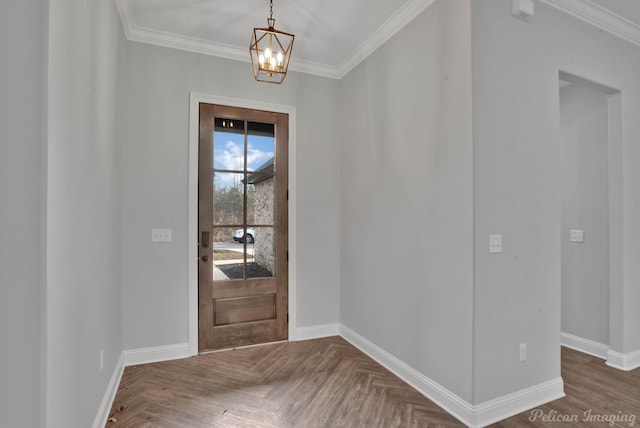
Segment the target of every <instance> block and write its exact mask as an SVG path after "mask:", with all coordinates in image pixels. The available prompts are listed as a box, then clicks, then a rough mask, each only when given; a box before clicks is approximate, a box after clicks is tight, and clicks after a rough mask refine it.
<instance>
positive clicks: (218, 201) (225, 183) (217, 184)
mask: <svg viewBox="0 0 640 428" xmlns="http://www.w3.org/2000/svg"><path fill="white" fill-rule="evenodd" d="M243 223H244V174H236V173H230V172H214V173H213V224H214V225H229V226H231V225H242V224H243Z"/></svg>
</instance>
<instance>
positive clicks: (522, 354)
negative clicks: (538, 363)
mask: <svg viewBox="0 0 640 428" xmlns="http://www.w3.org/2000/svg"><path fill="white" fill-rule="evenodd" d="M518 361H520V362H522V361H527V344H526V343H521V344H520V355H519V356H518Z"/></svg>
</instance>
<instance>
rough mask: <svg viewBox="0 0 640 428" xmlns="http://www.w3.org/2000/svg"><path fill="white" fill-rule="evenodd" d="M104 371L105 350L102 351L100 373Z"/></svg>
mask: <svg viewBox="0 0 640 428" xmlns="http://www.w3.org/2000/svg"><path fill="white" fill-rule="evenodd" d="M102 369H104V349H101V350H100V372H101V373H102Z"/></svg>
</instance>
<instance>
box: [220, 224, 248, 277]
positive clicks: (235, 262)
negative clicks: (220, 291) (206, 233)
mask: <svg viewBox="0 0 640 428" xmlns="http://www.w3.org/2000/svg"><path fill="white" fill-rule="evenodd" d="M235 232H236V230H235V229H233V228H217V229H213V240H212V241H213V280H214V281H226V280H229V279H242V269H243V265H244V247H243V245H242V243H239V242H237V241H235V240H234V235H235ZM234 266H239V270H240V276H239V277H233V275H231V276H230V275H229V274H228V273H229V272H230V271H233V270H234ZM235 270H238V269H237V268H236V269H235Z"/></svg>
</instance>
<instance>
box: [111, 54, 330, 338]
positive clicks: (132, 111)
mask: <svg viewBox="0 0 640 428" xmlns="http://www.w3.org/2000/svg"><path fill="white" fill-rule="evenodd" d="M125 55H126V70H125V73H124V75H123V78H122V80H121V84H122V88H121V90H122V93H123V98H122V102H121V103H120V104H119V105H120V109H121V110H120V111H121V113H122V122H121V125H122V126H121V133H120V135H121V140H122V167H123V169H122V180H123V183H122V184H123V198H122V218H123V225H122V226H123V229H122V249H123V250H122V266H123V274H122V278H123V296H122V297H123V309H124V312H123V320H124V321H123V322H124V325H123V327H124V348H125V349H138V348H147V347H154V346H163V345H171V344H177V343H186V342H188V340H189V336H188V301H187V298H188V283H187V279H188V271H187V239H188V236H187V226H188V223H187V221H188V219H187V197H188V193H187V191H188V156H187V155H188V136H189V121H188V120H189V93H190V92H191V91H194V92H199V93H204V94H208V95H216V96H225V97H233V98H240V99H248V100H254V101H262V102H269V103H274V104H281V105H290V106H295V107H296V108H297V112H296V113H297V146H296V153H297V155H296V156H297V157H296V159H295V162H296V168H297V182H296V186H297V205H296V206H295V207H290V210H296V212H297V231H296V232H297V254H296V255H295V257H292V258H295V260H296V261H297V266H296V268H297V309H298V310H297V312H298V314H297V315H298V317H297V322H298V326H299V327H304V326H314V325H319V324H327V323H336V322H338V308H339V306H338V304H339V302H338V299H339V281H340V278H339V266H340V251H339V236H340V220H339V210H338V204H339V195H340V186H339V184H340V183H339V173H338V169H339V163H340V158H339V134H338V124H337V123H338V109H336V108H335V105H336V104H337V100H338V82H337V81H335V80H330V79H325V78H318V77H314V76H309V75H303V74H299V73H293V72H292V73H289V75H288V76H287V78H286V80H285V82H284V84H283V85H282V86H277V85H265V84H261V83H257V82H255V81H254V80H253V76H252V74H251V67H250V65H249V63H244V62H237V61H231V60H225V59H221V58H215V57H210V56H205V55H198V54H193V53H187V52H182V51H178V50H173V49H167V48H161V47H156V46H151V45H145V44H140V43H135V42H129V43H127V45H126V48H125ZM153 227H167V228H171V229H173V243H171V244H164V245H157V244H152V243H151V239H150V235H151V233H150V232H151V228H153Z"/></svg>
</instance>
